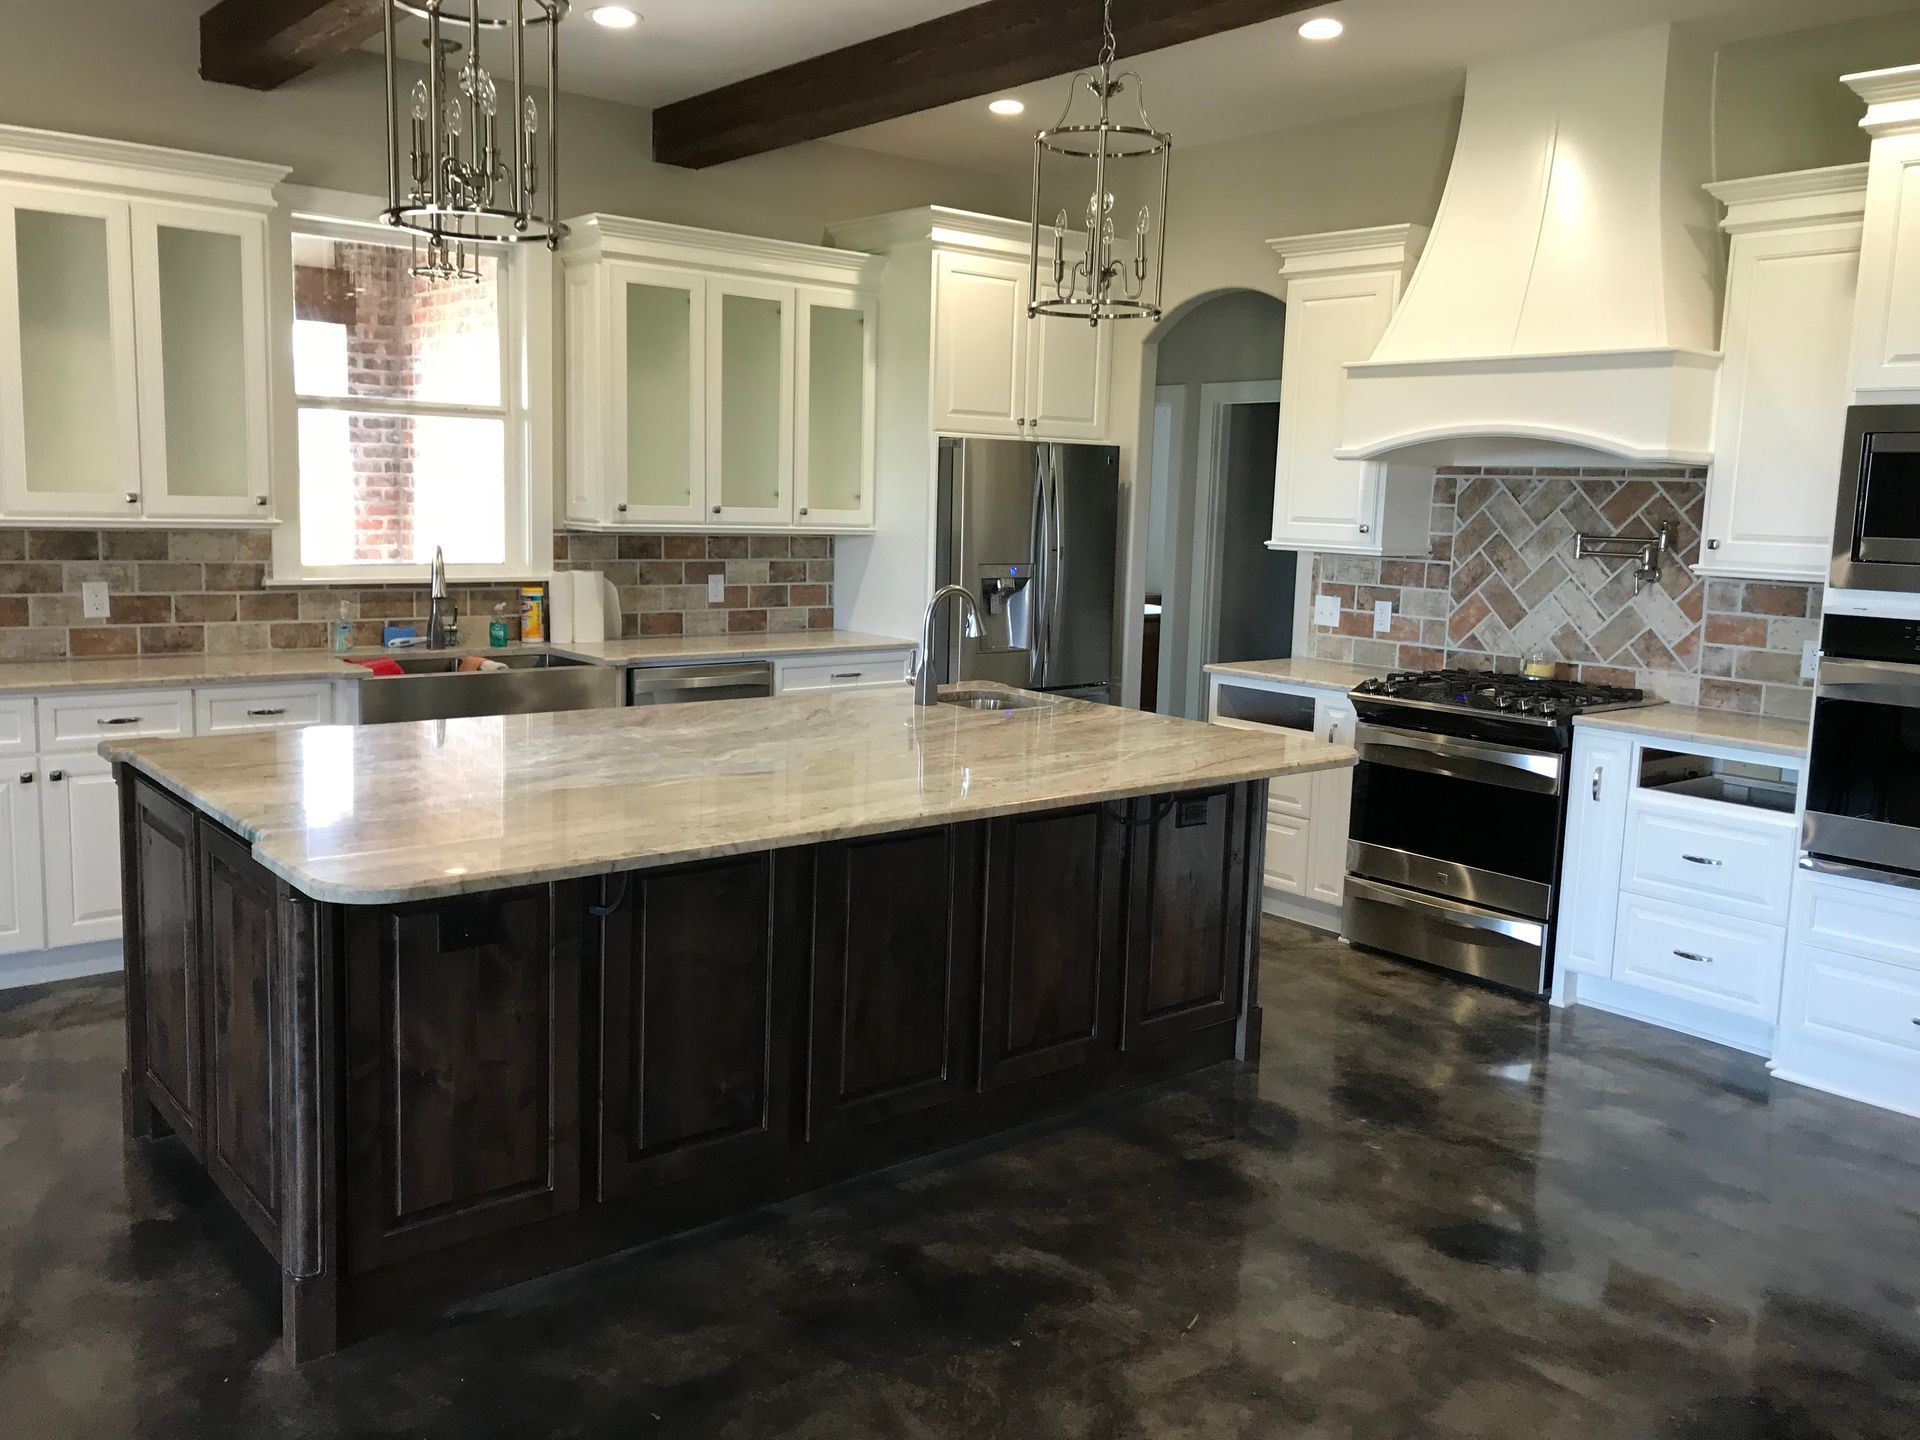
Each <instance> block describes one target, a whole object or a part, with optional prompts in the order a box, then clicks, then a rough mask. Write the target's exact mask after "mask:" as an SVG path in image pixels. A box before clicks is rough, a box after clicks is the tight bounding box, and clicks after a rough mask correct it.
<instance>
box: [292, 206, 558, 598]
mask: <svg viewBox="0 0 1920 1440" xmlns="http://www.w3.org/2000/svg"><path fill="white" fill-rule="evenodd" d="M514 248H517V247H514ZM532 258H533V257H523V256H522V255H521V254H518V253H510V249H509V248H508V247H503V248H501V249H499V250H485V251H482V252H481V254H480V257H479V262H478V268H479V278H478V279H477V280H475V279H467V280H444V279H434V278H423V277H420V276H416V275H415V274H414V273H413V264H414V251H413V247H412V246H411V245H410V244H409V243H408V241H407V239H406V238H405V237H404V236H400V235H396V234H394V233H393V232H392V231H390V230H387V229H385V228H383V227H378V226H367V225H363V224H345V223H331V222H320V221H312V220H308V219H305V218H304V217H302V218H298V219H296V221H295V228H294V234H293V256H292V259H293V322H292V323H293V390H294V401H293V403H294V409H295V412H296V421H295V433H296V435H297V440H298V444H297V475H289V476H288V477H286V483H285V484H283V488H282V497H281V498H282V514H283V516H284V517H285V518H286V520H287V522H288V523H286V524H285V525H283V527H282V533H280V534H279V535H277V536H276V538H275V547H274V575H275V578H276V579H281V580H301V579H307V580H333V581H340V580H348V581H352V580H362V581H377V580H382V579H409V580H410V579H416V578H418V575H419V572H420V569H421V567H423V566H425V565H426V564H427V563H428V562H430V561H431V560H432V558H433V552H434V549H435V547H436V546H438V547H439V548H441V549H443V550H444V551H445V552H446V557H447V564H448V565H449V567H452V568H454V569H455V570H456V571H458V572H459V573H460V574H461V577H462V578H466V579H487V578H502V577H528V576H531V575H533V574H535V573H538V572H539V571H541V570H544V569H545V568H546V562H547V558H548V554H549V552H548V549H547V546H548V544H549V543H550V542H549V538H548V537H549V534H550V531H551V517H550V515H549V514H548V513H547V511H548V510H549V509H550V501H549V502H548V503H547V504H545V505H543V504H540V503H536V502H537V500H538V498H539V497H538V496H536V494H535V493H534V492H535V491H536V490H539V491H540V494H541V495H545V494H546V493H547V492H546V491H545V489H544V487H542V486H536V485H535V484H533V483H532V481H533V479H534V478H535V477H534V476H532V475H531V474H530V472H531V471H533V470H534V469H536V467H534V466H532V465H531V464H530V463H529V460H530V457H531V455H532V454H533V447H532V446H531V445H530V443H529V439H530V436H529V431H530V428H531V427H530V425H529V424H528V416H527V415H526V414H524V413H523V412H524V411H525V410H528V409H530V408H531V407H529V406H527V405H525V404H524V403H522V398H521V397H523V396H525V395H527V394H528V393H530V392H531V391H532V389H533V387H531V386H529V385H528V383H527V381H528V379H529V378H530V370H531V367H530V366H529V365H528V364H527V360H526V356H527V352H528V346H527V343H526V340H527V337H526V335H525V334H524V333H523V332H524V331H525V330H526V329H527V323H526V319H525V318H524V317H526V316H527V315H528V314H529V312H531V311H532V310H534V308H535V307H533V306H530V305H527V304H524V303H518V302H520V301H521V298H522V297H523V296H526V295H530V294H531V292H532V289H533V287H532V285H530V284H528V283H526V281H525V279H524V278H523V276H521V275H520V274H519V273H518V272H521V271H523V270H524V269H525V268H527V264H528V262H530V261H531V260H532ZM539 258H540V259H544V258H545V257H544V252H543V253H542V255H541V256H540V257H539ZM546 315H547V311H546V309H545V308H544V307H540V309H539V316H540V317H541V318H545V316H546ZM544 388H545V387H540V391H539V393H541V394H544ZM539 468H542V469H543V468H544V467H539ZM289 502H291V503H289Z"/></svg>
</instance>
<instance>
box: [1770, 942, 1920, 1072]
mask: <svg viewBox="0 0 1920 1440" xmlns="http://www.w3.org/2000/svg"><path fill="white" fill-rule="evenodd" d="M1794 967H1795V971H1796V974H1797V975H1799V976H1801V977H1804V978H1803V979H1802V980H1801V982H1800V983H1801V986H1802V993H1803V994H1804V995H1805V997H1806V1016H1805V1021H1806V1024H1807V1025H1808V1026H1810V1027H1812V1028H1816V1029H1822V1030H1837V1031H1839V1032H1840V1037H1841V1038H1842V1039H1844V1040H1847V1041H1856V1042H1857V1041H1859V1040H1873V1041H1878V1042H1880V1043H1882V1044H1886V1045H1892V1046H1895V1047H1897V1048H1898V1049H1900V1050H1904V1051H1907V1052H1908V1053H1909V1054H1910V1055H1911V1056H1912V1057H1913V1059H1914V1060H1915V1061H1916V1062H1920V974H1916V973H1915V972H1914V971H1912V970H1908V969H1905V968H1904V967H1901V966H1898V965H1886V964H1882V963H1881V962H1880V961H1878V960H1867V959H1863V958H1861V957H1860V956H1857V955H1843V954H1841V953H1840V952H1839V951H1838V950H1827V949H1824V948H1822V947H1821V946H1818V945H1796V946H1795V950H1794Z"/></svg>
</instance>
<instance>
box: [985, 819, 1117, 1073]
mask: <svg viewBox="0 0 1920 1440" xmlns="http://www.w3.org/2000/svg"><path fill="white" fill-rule="evenodd" d="M1125 831H1126V827H1125V825H1123V824H1122V823H1121V822H1120V821H1119V820H1117V819H1114V818H1111V817H1110V816H1108V815H1107V814H1106V813H1104V812H1103V810H1102V808H1101V807H1098V806H1093V807H1089V808H1087V809H1084V810H1069V811H1064V812H1053V813H1048V814H1041V815H1026V816H1011V817H1009V818H1007V819H1004V820H996V821H993V822H992V823H991V824H990V825H989V826H988V829H987V918H986V943H985V945H984V946H983V947H982V951H981V955H982V962H981V963H982V973H981V1000H980V1088H981V1089H982V1090H994V1089H999V1088H1000V1087H1002V1086H1005V1085H1011V1084H1016V1083H1018V1082H1020V1081H1024V1080H1033V1079H1037V1078H1039V1077H1041V1076H1045V1075H1053V1074H1057V1073H1058V1072H1060V1071H1063V1070H1069V1069H1074V1068H1077V1067H1079V1066H1083V1065H1088V1064H1092V1063H1095V1062H1097V1061H1099V1060H1102V1059H1105V1058H1107V1057H1109V1056H1112V1055H1114V1054H1116V1053H1117V1052H1118V1050H1119V1036H1118V1034H1117V1031H1116V1025H1117V1022H1118V1019H1119V1006H1118V1000H1119V987H1120V967H1121V962H1122V944H1123V941H1122V937H1123V935H1124V934H1125V928H1126V915H1125V909H1124V906H1125V898H1124V897H1125V879H1126V877H1125V874H1124V868H1125V864H1126V841H1125Z"/></svg>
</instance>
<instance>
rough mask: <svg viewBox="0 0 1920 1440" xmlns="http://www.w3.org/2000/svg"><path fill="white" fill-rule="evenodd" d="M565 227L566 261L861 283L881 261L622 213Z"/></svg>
mask: <svg viewBox="0 0 1920 1440" xmlns="http://www.w3.org/2000/svg"><path fill="white" fill-rule="evenodd" d="M567 231H568V234H567V238H566V240H565V241H563V242H562V244H561V247H560V249H561V256H562V259H563V261H564V263H566V264H567V265H569V266H571V265H578V264H585V263H588V262H590V261H594V260H600V259H640V260H649V261H654V262H656V263H659V262H664V263H668V264H675V265H685V266H691V267H694V268H696V269H702V270H730V271H734V272H737V273H745V274H752V275H766V276H778V277H779V278H781V279H783V280H788V281H794V280H799V281H809V282H813V283H816V284H822V285H850V286H854V287H860V286H863V285H869V284H872V283H874V282H875V281H876V280H877V279H878V277H879V272H880V269H881V267H882V266H883V265H884V264H885V261H884V259H883V258H882V257H880V256H876V255H871V254H865V253H862V252H860V251H858V250H851V249H833V248H831V247H829V246H825V245H804V244H801V243H800V242H798V241H795V240H772V239H768V238H766V237H765V236H759V235H735V234H733V233H731V232H729V231H725V230H705V229H701V228H699V227H698V226H693V225H673V224H669V223H667V222H666V221H663V220H637V219H633V218H631V217H629V216H623V215H600V214H594V215H581V216H578V217H576V218H574V219H572V220H569V221H568V222H567Z"/></svg>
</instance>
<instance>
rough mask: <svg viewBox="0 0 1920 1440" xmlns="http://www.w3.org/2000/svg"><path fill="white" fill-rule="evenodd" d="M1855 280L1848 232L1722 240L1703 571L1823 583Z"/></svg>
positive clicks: (1855, 244)
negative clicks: (1724, 273)
mask: <svg viewBox="0 0 1920 1440" xmlns="http://www.w3.org/2000/svg"><path fill="white" fill-rule="evenodd" d="M1859 272H1860V227H1859V226H1858V225H1826V226H1820V227H1817V228H1812V229H1805V230H1793V231H1786V232H1775V233H1769V234H1760V235H1736V236H1735V237H1734V241H1733V268H1732V274H1731V276H1730V278H1729V280H1728V286H1727V324H1726V346H1725V348H1726V360H1725V362H1724V363H1723V365H1722V367H1721V371H1720V389H1719V401H1718V409H1717V413H1716V421H1715V428H1714V435H1715V439H1714V461H1713V471H1712V474H1711V475H1710V476H1709V478H1708V480H1707V508H1706V536H1707V548H1706V550H1705V551H1704V553H1703V554H1702V555H1701V557H1700V558H1701V565H1700V567H1699V568H1700V569H1701V570H1702V571H1703V572H1705V573H1708V574H1727V575H1755V576H1778V577H1781V578H1785V579H1794V580H1824V579H1825V578H1826V575H1827V567H1828V564H1829V562H1830V560H1831V558H1832V551H1833V543H1832V541H1833V507H1834V497H1835V492H1836V489H1837V487H1838V485H1839V479H1840V470H1839V466H1838V464H1837V463H1836V462H1835V458H1834V457H1836V456H1837V455H1838V454H1839V453H1840V447H1841V439H1842V436H1843V434H1844V432H1845V429H1846V418H1847V402H1848V401H1849V399H1851V397H1852V389H1851V386H1850V385H1849V384H1848V379H1847V363H1848V350H1849V347H1850V345H1851V343H1852V335H1853V298H1854V291H1855V289H1856V287H1857V284H1858V281H1859Z"/></svg>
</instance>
